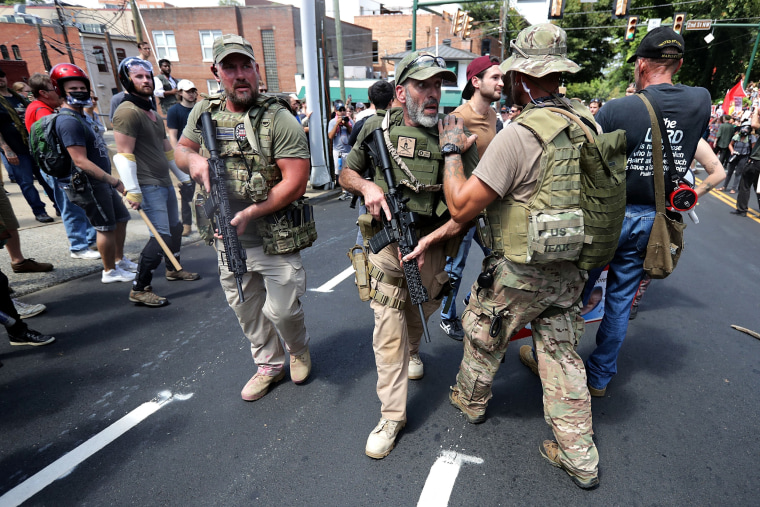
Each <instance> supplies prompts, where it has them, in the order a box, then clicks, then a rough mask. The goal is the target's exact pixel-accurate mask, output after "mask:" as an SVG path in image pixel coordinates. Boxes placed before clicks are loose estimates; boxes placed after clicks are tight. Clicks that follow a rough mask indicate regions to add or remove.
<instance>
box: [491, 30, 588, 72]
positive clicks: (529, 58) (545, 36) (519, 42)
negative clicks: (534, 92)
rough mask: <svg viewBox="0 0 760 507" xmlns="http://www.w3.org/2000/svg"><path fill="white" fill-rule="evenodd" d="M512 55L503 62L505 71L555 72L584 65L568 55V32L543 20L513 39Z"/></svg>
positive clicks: (503, 70)
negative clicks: (580, 64)
mask: <svg viewBox="0 0 760 507" xmlns="http://www.w3.org/2000/svg"><path fill="white" fill-rule="evenodd" d="M509 47H510V48H511V49H512V56H510V57H509V58H507V59H506V60H504V62H502V64H501V65H500V66H499V68H500V69H501V71H502V72H503V73H504V74H506V73H507V72H511V71H513V70H514V71H517V72H522V73H523V74H527V75H529V76H533V77H543V76H545V75H547V74H551V73H553V72H570V73H576V72H578V71H579V70H581V68H580V66H579V65H578V64H577V63H575V62H573V61H572V60H570V59H569V58H567V34H566V33H565V31H564V30H563V29H562V28H560V27H558V26H556V25H553V24H551V23H539V24H537V25H532V26H529V27H528V28H525V29H523V30H522V31H521V32H520V33H519V34H518V35H517V38H516V39H513V40H512V41H510V43H509Z"/></svg>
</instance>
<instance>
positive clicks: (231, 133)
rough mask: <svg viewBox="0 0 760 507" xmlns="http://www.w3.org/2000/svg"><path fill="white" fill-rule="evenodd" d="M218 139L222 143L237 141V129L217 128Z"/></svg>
mask: <svg viewBox="0 0 760 507" xmlns="http://www.w3.org/2000/svg"><path fill="white" fill-rule="evenodd" d="M216 138H217V139H220V140H222V141H232V140H234V139H235V129H234V128H232V127H216Z"/></svg>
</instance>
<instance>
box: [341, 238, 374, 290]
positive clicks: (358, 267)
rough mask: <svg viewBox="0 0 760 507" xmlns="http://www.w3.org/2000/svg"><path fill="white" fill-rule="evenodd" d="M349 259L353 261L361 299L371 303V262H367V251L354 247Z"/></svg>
mask: <svg viewBox="0 0 760 507" xmlns="http://www.w3.org/2000/svg"><path fill="white" fill-rule="evenodd" d="M347 255H348V258H349V259H351V265H352V266H353V267H354V275H355V276H356V279H355V283H356V288H357V289H359V299H360V300H362V301H369V300H370V299H371V297H370V290H371V287H370V285H369V262H368V261H367V251H366V250H365V248H364V247H361V246H359V245H354V247H353V248H351V250H349V251H348V254H347Z"/></svg>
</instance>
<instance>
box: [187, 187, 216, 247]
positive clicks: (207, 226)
mask: <svg viewBox="0 0 760 507" xmlns="http://www.w3.org/2000/svg"><path fill="white" fill-rule="evenodd" d="M205 204H206V191H205V190H204V189H203V185H199V186H198V190H197V191H196V192H195V195H194V196H193V205H192V206H191V210H192V212H193V218H194V219H195V224H196V225H197V227H198V234H199V235H200V237H201V239H202V240H203V241H204V243H206V244H207V245H211V244H213V243H214V223H213V221H212V219H211V218H209V217H207V216H206V211H205V210H204V209H203V206H204V205H205Z"/></svg>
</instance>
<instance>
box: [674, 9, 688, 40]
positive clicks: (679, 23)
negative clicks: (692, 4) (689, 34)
mask: <svg viewBox="0 0 760 507" xmlns="http://www.w3.org/2000/svg"><path fill="white" fill-rule="evenodd" d="M685 20H686V13H685V12H676V13H675V15H674V16H673V31H674V32H676V33H677V34H678V35H681V34H682V33H683V24H684V21H685Z"/></svg>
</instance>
